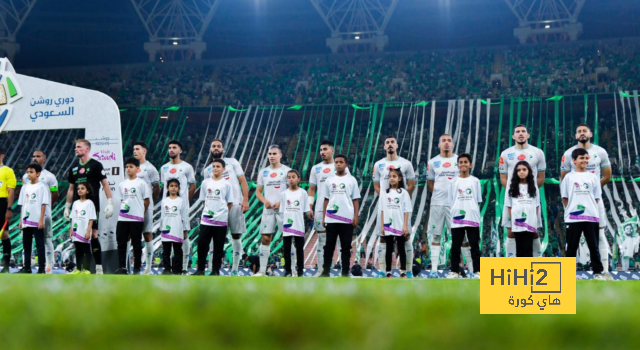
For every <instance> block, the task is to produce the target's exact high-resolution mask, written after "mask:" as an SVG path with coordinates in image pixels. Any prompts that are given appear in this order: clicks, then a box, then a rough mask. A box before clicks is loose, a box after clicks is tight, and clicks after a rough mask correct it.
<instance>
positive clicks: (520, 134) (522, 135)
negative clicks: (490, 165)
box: [499, 124, 547, 257]
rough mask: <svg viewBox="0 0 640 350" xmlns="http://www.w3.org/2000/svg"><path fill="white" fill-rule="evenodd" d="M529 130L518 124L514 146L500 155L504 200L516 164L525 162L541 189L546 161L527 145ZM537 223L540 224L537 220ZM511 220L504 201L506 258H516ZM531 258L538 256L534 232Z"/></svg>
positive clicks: (537, 150)
mask: <svg viewBox="0 0 640 350" xmlns="http://www.w3.org/2000/svg"><path fill="white" fill-rule="evenodd" d="M530 137H531V135H529V130H528V129H527V127H526V125H523V124H519V125H516V127H515V128H513V136H512V138H513V139H514V140H515V141H516V144H515V145H514V146H511V147H509V148H507V149H506V150H504V151H503V152H502V153H501V154H500V164H499V168H500V182H501V183H502V187H504V189H505V199H506V196H508V195H509V194H508V192H509V184H510V183H511V176H513V173H514V169H515V167H516V165H517V164H518V162H520V161H525V162H527V163H529V166H530V167H531V171H532V172H533V174H534V178H535V179H536V186H538V188H541V187H542V186H543V185H544V178H545V171H546V170H547V161H546V159H545V157H544V153H543V152H542V150H541V149H539V148H537V147H534V146H532V145H530V144H529V138H530ZM538 219H539V220H538V222H542V220H541V219H540V218H538ZM511 221H512V220H511V218H510V217H509V211H508V209H507V207H506V201H505V204H504V206H503V208H502V226H503V227H506V228H507V244H506V251H507V256H508V257H515V256H516V236H515V235H514V234H513V232H511ZM533 256H534V257H538V256H540V235H539V234H538V233H537V232H536V233H535V235H534V236H533Z"/></svg>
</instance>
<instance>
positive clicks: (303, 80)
mask: <svg viewBox="0 0 640 350" xmlns="http://www.w3.org/2000/svg"><path fill="white" fill-rule="evenodd" d="M23 73H25V74H27V75H33V76H38V77H41V78H44V79H48V80H53V81H58V82H62V83H66V84H71V85H76V86H81V87H86V88H89V89H95V90H99V91H103V92H104V93H106V94H108V95H110V96H111V97H113V98H114V99H115V100H116V102H117V103H118V104H119V105H120V106H123V107H126V106H174V105H177V106H185V107H186V106H210V105H213V106H227V105H232V106H237V105H280V104H345V103H346V104H349V103H372V102H413V101H429V100H434V99H435V100H446V99H458V98H463V99H465V98H489V97H492V96H493V97H494V98H495V97H496V96H505V97H512V96H517V97H533V96H553V95H570V94H582V93H597V92H600V93H606V92H613V91H617V90H618V88H622V89H623V90H625V89H631V88H635V87H637V86H640V84H639V83H640V40H638V39H625V40H622V39H619V40H610V41H606V42H571V43H559V44H554V45H535V46H534V45H530V46H513V47H496V48H477V49H466V50H452V51H428V52H415V53H407V52H403V53H371V54H360V55H321V56H318V55H314V56H290V57H280V58H251V59H234V60H216V61H197V62H181V63H154V64H149V63H146V64H134V65H121V66H104V67H79V68H78V67H76V68H64V69H46V70H31V71H30V70H25V71H23Z"/></svg>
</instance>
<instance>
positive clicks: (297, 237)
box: [279, 170, 313, 277]
mask: <svg viewBox="0 0 640 350" xmlns="http://www.w3.org/2000/svg"><path fill="white" fill-rule="evenodd" d="M287 181H288V183H289V188H288V189H286V190H284V191H283V192H282V193H281V194H280V209H279V211H280V214H281V215H282V222H283V225H282V232H283V236H284V237H283V241H284V243H283V244H284V270H285V277H291V276H293V273H292V270H291V260H292V259H291V258H292V256H293V254H292V253H291V244H292V241H293V244H294V245H295V248H296V254H295V255H296V256H297V262H298V264H297V265H298V266H296V270H297V272H298V274H297V276H298V277H302V275H303V272H304V232H305V226H304V214H305V212H306V214H307V218H308V219H309V220H312V221H313V212H312V211H311V210H310V209H309V208H310V204H309V195H308V194H307V191H305V190H304V189H302V188H300V186H299V185H298V184H299V183H300V173H299V172H298V171H297V170H289V171H288V172H287Z"/></svg>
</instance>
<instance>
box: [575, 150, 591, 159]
mask: <svg viewBox="0 0 640 350" xmlns="http://www.w3.org/2000/svg"><path fill="white" fill-rule="evenodd" d="M584 155H589V152H587V150H586V149H584V148H576V149H574V150H573V152H571V158H572V159H578V157H580V156H584Z"/></svg>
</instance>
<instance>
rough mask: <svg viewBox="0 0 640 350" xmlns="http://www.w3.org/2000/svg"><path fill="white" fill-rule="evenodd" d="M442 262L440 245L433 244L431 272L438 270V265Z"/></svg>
mask: <svg viewBox="0 0 640 350" xmlns="http://www.w3.org/2000/svg"><path fill="white" fill-rule="evenodd" d="M439 264H440V246H439V245H432V246H431V272H434V271H436V272H438V265H439Z"/></svg>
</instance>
